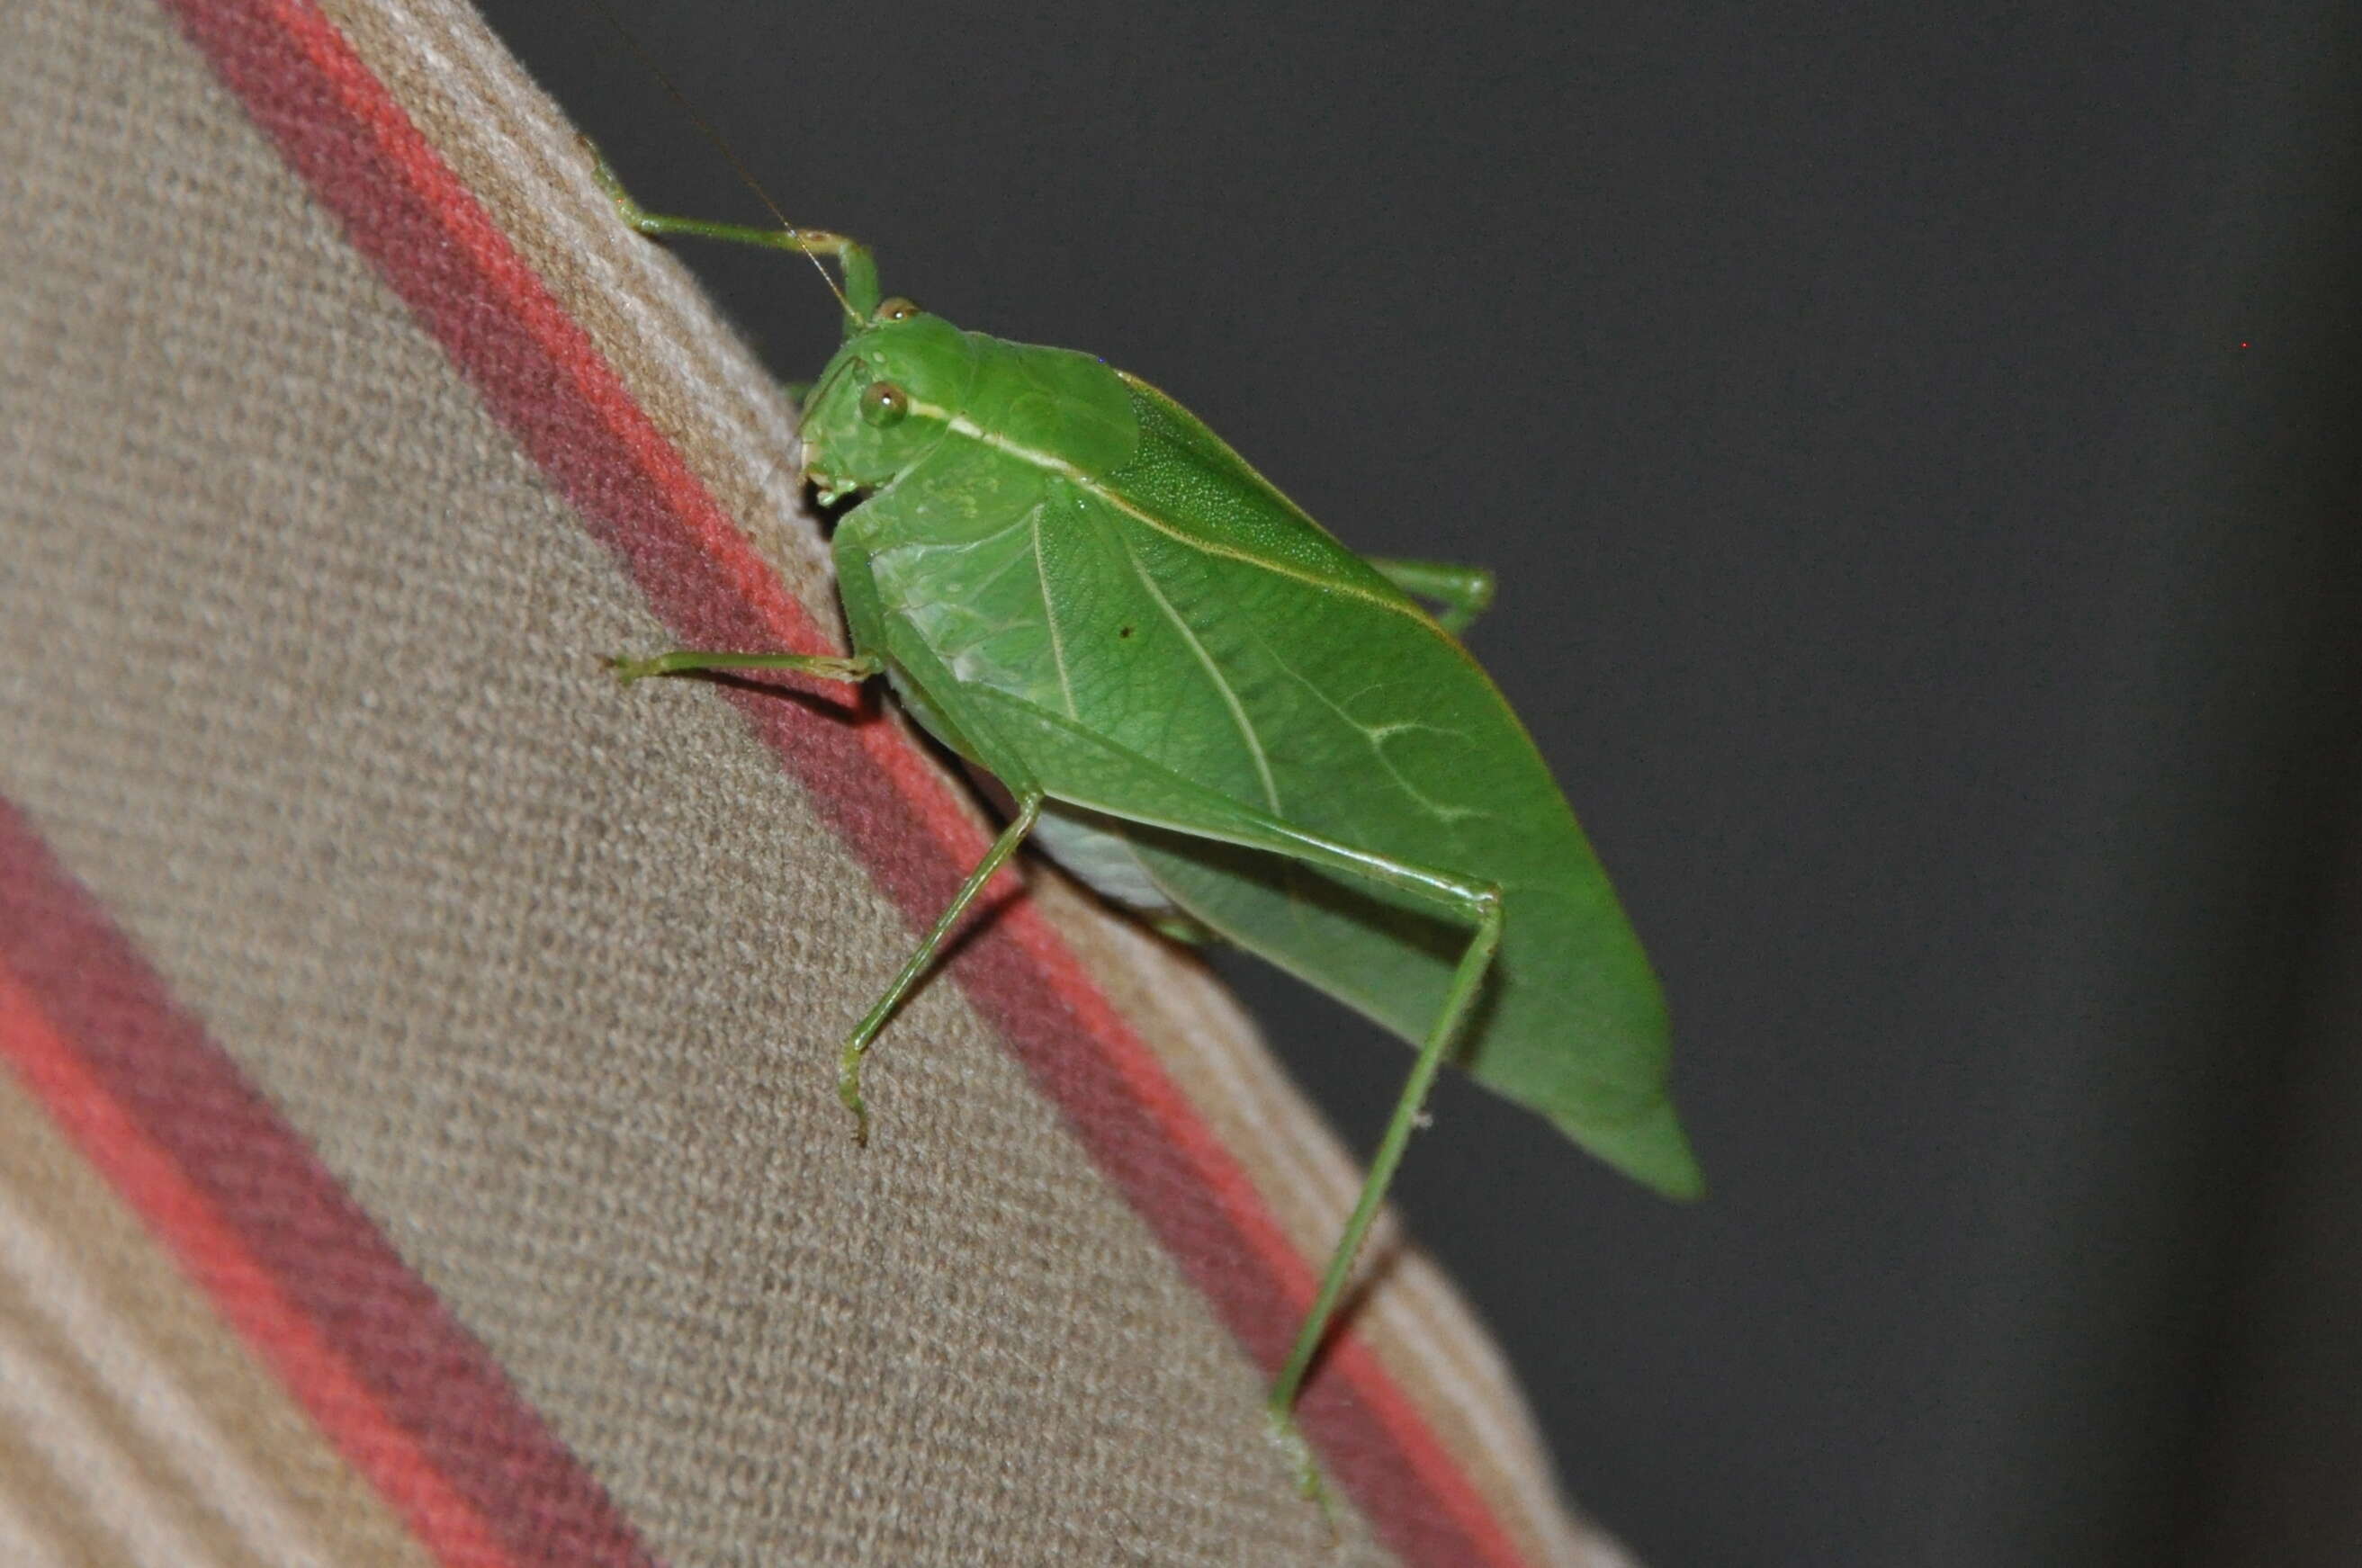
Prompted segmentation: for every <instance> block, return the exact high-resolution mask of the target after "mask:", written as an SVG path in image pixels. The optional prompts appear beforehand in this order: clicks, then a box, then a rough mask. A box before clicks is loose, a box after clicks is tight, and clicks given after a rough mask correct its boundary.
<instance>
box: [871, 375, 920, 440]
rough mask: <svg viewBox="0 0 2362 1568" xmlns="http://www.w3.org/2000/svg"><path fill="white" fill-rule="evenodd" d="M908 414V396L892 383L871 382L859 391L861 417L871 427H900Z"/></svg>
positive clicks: (909, 406) (909, 410) (909, 403)
mask: <svg viewBox="0 0 2362 1568" xmlns="http://www.w3.org/2000/svg"><path fill="white" fill-rule="evenodd" d="M910 412H911V400H910V398H909V396H908V395H907V394H905V393H904V392H903V391H902V389H901V388H900V387H898V386H896V385H895V384H894V383H893V382H892V381H872V382H870V383H869V384H868V385H867V386H866V387H864V388H862V389H861V417H862V418H863V419H864V420H866V422H868V423H869V424H871V425H877V426H878V427H879V428H881V429H882V428H884V427H885V426H887V425H900V423H902V416H903V415H904V414H908V413H910Z"/></svg>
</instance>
